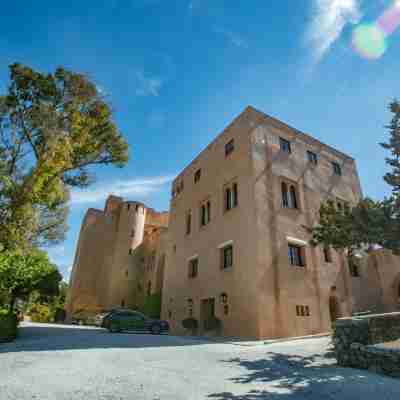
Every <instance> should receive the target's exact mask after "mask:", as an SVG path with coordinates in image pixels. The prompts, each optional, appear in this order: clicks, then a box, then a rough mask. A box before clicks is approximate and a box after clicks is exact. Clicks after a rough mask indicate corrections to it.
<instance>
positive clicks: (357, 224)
mask: <svg viewBox="0 0 400 400" xmlns="http://www.w3.org/2000/svg"><path fill="white" fill-rule="evenodd" d="M390 111H391V112H392V114H393V117H392V120H391V123H390V125H389V126H388V128H389V130H390V137H389V141H388V143H381V146H383V147H384V148H385V149H387V150H389V151H390V157H388V158H386V163H387V164H388V166H389V167H390V168H391V170H390V172H388V173H387V174H386V175H385V176H384V179H385V181H386V182H387V183H388V184H389V185H390V186H391V187H392V196H391V197H390V198H386V199H384V200H383V201H373V200H371V199H363V200H361V201H360V202H359V204H357V205H356V206H355V207H353V208H351V209H350V208H346V209H345V210H339V209H337V208H336V207H335V205H334V203H333V202H327V203H326V204H323V205H322V206H321V209H320V215H319V224H318V225H317V226H315V227H314V228H313V230H312V240H311V243H312V244H313V245H315V246H316V245H323V246H332V247H334V248H335V249H337V250H347V253H348V254H349V255H350V256H351V255H352V254H353V253H354V251H355V250H356V249H360V248H365V247H368V246H372V245H380V246H382V247H384V248H387V249H390V250H393V251H394V252H395V253H396V254H400V104H399V102H398V101H393V102H392V103H391V104H390Z"/></svg>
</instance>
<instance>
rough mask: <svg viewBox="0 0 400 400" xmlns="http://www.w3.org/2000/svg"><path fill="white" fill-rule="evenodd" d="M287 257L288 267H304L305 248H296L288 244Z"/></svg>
mask: <svg viewBox="0 0 400 400" xmlns="http://www.w3.org/2000/svg"><path fill="white" fill-rule="evenodd" d="M288 251H289V253H288V255H289V263H290V265H293V266H296V267H305V266H306V262H305V248H304V247H303V246H296V245H294V244H291V243H289V245H288Z"/></svg>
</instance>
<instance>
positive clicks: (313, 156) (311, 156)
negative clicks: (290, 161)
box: [307, 150, 318, 165]
mask: <svg viewBox="0 0 400 400" xmlns="http://www.w3.org/2000/svg"><path fill="white" fill-rule="evenodd" d="M307 158H308V162H309V163H310V164H313V165H317V164H318V156H317V155H316V154H315V153H314V152H313V151H310V150H308V151H307Z"/></svg>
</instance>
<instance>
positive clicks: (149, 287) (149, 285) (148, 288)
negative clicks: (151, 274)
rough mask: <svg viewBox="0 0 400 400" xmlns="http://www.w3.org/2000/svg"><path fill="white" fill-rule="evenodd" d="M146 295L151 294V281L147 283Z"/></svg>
mask: <svg viewBox="0 0 400 400" xmlns="http://www.w3.org/2000/svg"><path fill="white" fill-rule="evenodd" d="M147 296H151V281H149V282H148V283H147Z"/></svg>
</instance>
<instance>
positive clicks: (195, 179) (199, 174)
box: [194, 169, 201, 183]
mask: <svg viewBox="0 0 400 400" xmlns="http://www.w3.org/2000/svg"><path fill="white" fill-rule="evenodd" d="M200 178H201V169H198V170H197V171H196V172H195V174H194V183H197V182H198V181H199V180H200Z"/></svg>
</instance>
